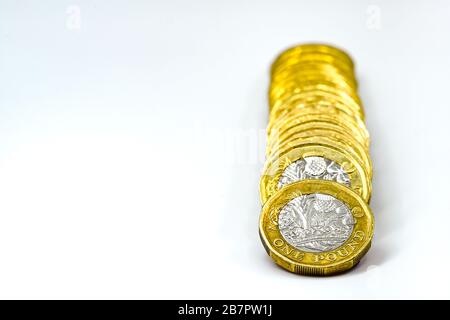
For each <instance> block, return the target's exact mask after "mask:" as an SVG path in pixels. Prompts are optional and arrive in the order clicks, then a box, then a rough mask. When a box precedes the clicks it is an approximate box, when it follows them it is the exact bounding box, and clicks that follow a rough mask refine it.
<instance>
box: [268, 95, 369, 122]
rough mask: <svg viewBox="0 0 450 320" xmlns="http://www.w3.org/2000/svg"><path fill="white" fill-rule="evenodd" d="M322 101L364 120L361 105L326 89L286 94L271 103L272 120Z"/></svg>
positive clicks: (348, 97)
mask: <svg viewBox="0 0 450 320" xmlns="http://www.w3.org/2000/svg"><path fill="white" fill-rule="evenodd" d="M341 93H342V92H341ZM269 98H270V97H269ZM270 99H272V98H270ZM320 101H329V102H333V103H335V104H336V106H338V107H340V108H341V109H342V110H344V111H346V112H347V113H348V114H349V115H350V116H358V117H360V118H361V119H362V120H364V109H363V107H362V105H361V104H359V103H358V102H357V101H355V100H353V98H351V97H350V96H344V95H341V94H335V93H334V92H331V91H330V90H328V89H326V88H324V87H322V88H304V91H299V92H290V93H286V94H283V96H281V97H279V98H277V99H274V100H273V101H271V107H270V109H269V110H270V116H271V120H272V121H273V120H274V119H276V118H277V117H278V115H279V114H280V113H282V112H283V111H284V110H286V109H290V108H292V107H293V106H296V105H299V104H312V103H319V102H320Z"/></svg>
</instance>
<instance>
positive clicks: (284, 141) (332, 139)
mask: <svg viewBox="0 0 450 320" xmlns="http://www.w3.org/2000/svg"><path fill="white" fill-rule="evenodd" d="M270 75H271V83H270V86H269V92H268V99H269V123H268V126H267V145H266V162H265V165H264V169H263V173H262V175H261V180H260V195H261V202H262V204H263V209H262V213H261V220H260V234H261V239H262V241H263V244H264V247H265V248H266V250H267V252H268V253H269V255H270V256H271V257H272V258H273V259H274V260H275V262H276V263H277V264H279V265H280V266H282V267H283V268H285V269H287V270H289V271H292V272H296V273H301V274H311V275H327V274H333V273H337V272H342V271H344V270H347V269H349V268H351V267H352V266H354V265H355V264H356V263H357V262H358V261H359V259H361V258H362V256H363V255H364V254H365V253H366V252H367V250H368V249H369V247H370V242H371V238H372V232H373V217H372V214H371V212H370V209H369V207H368V203H369V201H370V198H371V194H372V174H373V168H372V161H371V159H370V154H369V149H370V136H369V133H368V131H367V128H366V125H365V123H364V119H365V113H364V107H363V104H362V102H361V100H360V98H359V96H358V93H357V88H358V81H357V79H356V77H355V74H354V63H353V60H352V59H351V57H350V56H349V55H348V54H347V53H346V52H345V51H343V50H341V49H338V48H336V47H333V46H329V45H324V44H305V45H300V46H295V47H292V48H289V49H287V50H285V51H284V52H282V53H281V54H280V55H279V56H278V57H277V58H276V59H275V61H274V62H273V64H272V67H271V70H270ZM307 194H310V195H312V196H310V197H307V198H302V199H303V200H301V199H300V200H299V199H294V202H293V203H296V205H298V206H300V205H304V204H305V202H304V201H306V200H304V199H309V200H308V201H309V202H308V203H309V204H311V203H312V202H311V201H313V202H314V203H317V205H318V207H317V208H320V210H331V209H330V208H332V207H328V205H327V203H328V204H330V203H332V204H334V205H338V207H339V206H340V205H342V206H344V207H345V206H347V207H348V208H350V209H351V213H352V215H353V218H354V220H355V221H356V223H355V225H354V228H353V229H349V228H350V226H351V225H352V224H347V223H348V222H349V221H350V220H348V219H350V218H349V217H351V215H350V214H349V213H348V211H345V210H344V209H342V208H341V207H339V208H341V209H342V210H344V212H347V215H346V219H347V220H345V219H344V220H340V219H341V218H342V217H341V216H340V214H342V212H341V211H339V212H331V211H330V212H327V211H324V212H322V211H320V210H319V209H317V210H319V211H320V212H319V211H317V212H315V211H314V210H316V209H311V207H308V208H309V209H302V208H297V207H296V209H295V210H294V209H292V205H291V204H289V206H287V207H289V208H290V209H289V210H291V209H292V210H294V211H290V212H291V213H289V214H291V215H293V216H289V217H291V218H292V219H294V217H295V215H296V213H295V212H298V211H296V210H300V212H301V211H302V210H309V211H307V212H308V214H313V215H315V217H316V218H314V219H313V221H315V222H314V223H315V224H314V223H313V225H310V222H308V223H306V222H305V221H306V220H304V219H305V218H304V217H303V220H301V221H297V222H295V224H294V225H289V227H288V228H287V229H284V228H285V227H282V228H281V229H280V228H278V227H279V226H278V222H277V217H278V214H279V212H281V211H280V210H281V208H282V207H284V206H286V205H287V203H288V202H289V201H291V200H292V199H293V198H295V197H299V196H300V195H307ZM327 195H330V196H332V197H331V198H330V197H328V198H327ZM333 197H334V198H333ZM326 199H328V200H326ZM330 199H331V200H330ZM333 199H334V200H333ZM327 201H328V202H327ZM344 204H345V205H344ZM314 208H315V207H314ZM327 208H328V209H327ZM336 208H337V207H336ZM286 210H287V209H286ZM311 210H312V211H311ZM283 212H284V213H283V215H284V214H287V213H286V212H287V211H283ZM330 215H331V216H330ZM318 217H320V218H318ZM291 218H289V219H291ZM335 218H336V219H337V220H333V219H335ZM317 219H318V220H317ZM289 221H291V220H289ZM292 221H294V220H292ZM342 221H346V223H343V224H342V225H340V224H341V222H342ZM304 222H305V223H306V224H305V223H304ZM311 223H312V222H311ZM306 225H307V227H305V226H306ZM292 228H294V229H295V230H296V231H295V232H294V231H293V230H294V229H292ZM315 228H319V229H320V230H322V231H320V232H322V233H321V234H322V235H324V236H325V238H323V237H322V238H320V239H319V238H317V239H318V240H314V239H316V238H315V237H316V236H315V235H316V233H315V232H316V231H317V230H319V229H315ZM280 230H282V231H280ZM327 230H328V231H330V230H331V231H332V232H331V234H334V235H331V236H330V235H329V234H327V232H328V231H327ZM333 230H334V231H333ZM351 230H352V231H351ZM350 231H351V232H352V234H351V236H350V237H349V238H348V239H347V240H346V242H345V243H343V244H342V245H340V244H341V242H340V241H341V240H342V238H340V237H342V236H343V235H346V236H347V235H348V234H349V232H350ZM286 232H287V233H286ZM320 232H319V233H320ZM334 232H337V233H334ZM306 235H308V236H310V235H314V236H313V237H312V239H313V240H309V239H310V238H308V237H306ZM326 236H330V237H331V240H327V239H326ZM284 237H287V238H284ZM302 237H306V238H302ZM287 239H290V240H287ZM289 241H290V242H289ZM305 241H309V242H305ZM311 241H312V242H311ZM342 241H343V240H342ZM289 243H291V244H289ZM299 243H300V244H299ZM304 243H306V244H307V245H306V247H302V244H304ZM292 244H294V245H295V246H296V247H294V246H293V245H292ZM330 244H333V245H340V246H339V247H338V248H335V247H333V246H330ZM308 246H309V247H308ZM299 248H300V249H299ZM301 248H313V249H314V250H317V251H314V252H304V251H302V250H301Z"/></svg>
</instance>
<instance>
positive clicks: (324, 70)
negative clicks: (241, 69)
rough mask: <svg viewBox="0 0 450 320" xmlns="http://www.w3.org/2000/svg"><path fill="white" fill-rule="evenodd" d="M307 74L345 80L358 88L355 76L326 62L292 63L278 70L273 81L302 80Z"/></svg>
mask: <svg viewBox="0 0 450 320" xmlns="http://www.w3.org/2000/svg"><path fill="white" fill-rule="evenodd" d="M305 76H312V77H314V76H321V77H325V78H330V79H333V80H334V81H337V82H340V81H343V82H345V83H347V85H348V86H349V87H351V88H353V90H356V88H357V81H356V79H355V78H354V77H351V76H349V75H347V74H344V73H342V72H341V70H339V69H337V68H336V67H334V66H331V65H326V64H316V63H311V62H309V63H302V64H296V65H292V66H290V67H289V68H285V69H283V70H279V71H278V72H276V73H274V74H272V78H271V81H272V82H277V83H283V82H286V81H288V80H289V79H298V80H300V81H302V80H303V79H304V77H305Z"/></svg>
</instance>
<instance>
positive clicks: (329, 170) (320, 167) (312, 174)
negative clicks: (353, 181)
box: [278, 157, 350, 189]
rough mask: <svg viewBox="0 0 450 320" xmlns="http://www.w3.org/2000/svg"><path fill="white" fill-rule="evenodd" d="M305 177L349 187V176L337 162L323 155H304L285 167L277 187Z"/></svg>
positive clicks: (279, 187)
mask: <svg viewBox="0 0 450 320" xmlns="http://www.w3.org/2000/svg"><path fill="white" fill-rule="evenodd" d="M305 179H321V180H330V181H336V182H338V183H341V184H343V185H346V186H347V187H350V177H349V176H348V174H347V173H346V172H345V171H344V169H343V168H342V167H341V166H340V165H339V164H337V163H336V162H334V161H332V160H329V159H326V158H323V157H305V158H303V159H299V160H297V161H295V162H293V163H291V164H290V165H289V166H287V167H286V169H285V170H284V171H283V173H282V175H281V177H280V180H279V181H278V189H281V188H282V187H284V186H285V185H287V184H291V183H294V182H297V181H300V180H305Z"/></svg>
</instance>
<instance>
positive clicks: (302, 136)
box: [267, 129, 372, 178]
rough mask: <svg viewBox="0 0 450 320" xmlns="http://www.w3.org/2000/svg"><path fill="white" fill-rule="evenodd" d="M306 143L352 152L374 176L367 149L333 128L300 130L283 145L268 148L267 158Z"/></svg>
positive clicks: (370, 174)
mask: <svg viewBox="0 0 450 320" xmlns="http://www.w3.org/2000/svg"><path fill="white" fill-rule="evenodd" d="M305 143H313V144H314V143H316V144H323V145H330V146H334V147H335V148H338V149H340V150H343V151H345V152H346V153H348V154H351V155H352V156H353V157H354V158H355V159H357V161H358V162H359V163H361V165H363V166H364V167H365V168H367V172H368V173H369V176H370V178H371V177H372V161H371V159H370V157H369V155H368V153H367V151H366V150H365V149H364V148H363V147H362V146H361V145H360V144H359V143H357V141H352V140H349V139H347V137H346V136H345V135H343V134H340V133H339V132H332V131H331V130H325V129H319V130H309V131H307V132H304V133H302V132H300V133H299V134H297V135H296V136H295V137H292V138H291V139H289V140H287V141H285V142H283V143H282V144H281V145H279V146H276V147H275V148H273V149H270V150H268V153H267V158H268V159H272V158H273V157H277V156H279V155H282V154H283V153H284V152H286V151H287V150H290V149H291V148H293V147H295V146H299V145H302V144H305Z"/></svg>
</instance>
